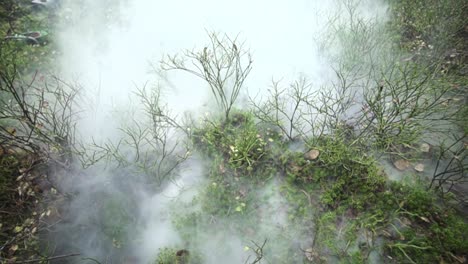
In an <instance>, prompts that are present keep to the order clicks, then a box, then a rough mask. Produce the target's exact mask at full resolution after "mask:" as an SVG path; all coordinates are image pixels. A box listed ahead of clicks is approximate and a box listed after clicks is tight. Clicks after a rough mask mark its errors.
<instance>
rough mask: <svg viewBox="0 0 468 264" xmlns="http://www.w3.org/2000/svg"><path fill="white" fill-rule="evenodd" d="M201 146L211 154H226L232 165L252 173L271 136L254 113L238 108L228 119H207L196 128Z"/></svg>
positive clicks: (236, 168)
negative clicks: (256, 119)
mask: <svg viewBox="0 0 468 264" xmlns="http://www.w3.org/2000/svg"><path fill="white" fill-rule="evenodd" d="M194 140H195V144H196V146H197V147H199V148H200V149H201V150H202V151H203V152H205V153H206V154H207V155H208V156H211V157H222V158H223V159H224V160H225V161H226V164H227V165H228V166H229V169H232V170H236V171H240V172H244V173H247V174H250V173H251V172H252V171H254V169H255V168H256V166H257V165H258V164H259V163H260V162H261V161H263V160H264V157H265V156H266V154H267V152H268V148H267V140H266V139H265V137H264V136H263V135H262V133H261V132H260V131H259V130H258V128H257V126H256V125H255V123H254V120H253V116H252V115H251V114H250V113H246V112H238V113H234V114H233V115H232V117H231V118H230V119H229V120H227V121H225V122H222V123H221V122H211V121H209V120H205V122H204V127H203V128H201V129H198V130H196V131H195V132H194Z"/></svg>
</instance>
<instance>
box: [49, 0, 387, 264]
mask: <svg viewBox="0 0 468 264" xmlns="http://www.w3.org/2000/svg"><path fill="white" fill-rule="evenodd" d="M350 2H353V1H346V0H342V1H341V0H335V1H332V0H330V1H323V0H322V1H319V0H302V1H300V0H295V1H279V0H274V1H272V0H269V1H266V0H259V1H248V0H239V1H219V0H201V1H182V0H175V1H160V0H120V1H108V0H105V1H96V0H83V1H68V2H63V4H62V5H61V9H62V12H64V14H66V16H64V19H63V21H61V22H60V24H59V25H58V29H59V30H60V32H59V33H60V34H59V35H60V46H61V52H62V54H63V56H62V58H61V61H62V67H61V70H62V72H63V74H64V76H66V79H67V80H70V81H73V82H75V83H76V84H79V86H81V87H82V89H83V90H82V93H81V94H80V98H81V102H80V107H81V109H79V110H80V111H82V112H81V113H80V118H81V119H80V121H79V124H78V127H77V129H78V131H77V133H78V135H79V136H80V137H81V138H82V140H84V141H85V142H91V140H92V139H93V140H95V141H98V142H99V141H101V142H104V141H106V140H111V141H112V140H113V141H116V140H118V138H119V137H120V136H121V133H120V132H119V130H118V127H119V126H120V125H121V124H122V123H125V122H128V121H129V120H131V119H134V120H136V121H138V120H139V114H140V112H139V111H140V109H139V108H140V104H139V101H138V99H136V97H135V96H134V92H135V90H136V88H138V87H139V88H141V87H143V86H145V85H146V86H147V87H148V88H151V87H156V86H159V87H161V88H162V89H163V91H164V92H163V98H164V101H165V102H166V103H167V104H168V108H169V109H171V111H172V112H173V113H174V114H177V115H179V116H182V115H183V114H184V113H186V112H189V113H191V114H192V115H194V116H195V117H198V116H200V115H204V114H205V113H206V112H211V113H213V112H216V111H217V110H216V108H215V106H216V105H215V103H214V100H213V98H212V97H211V94H210V90H209V88H208V87H207V85H206V84H205V83H204V82H203V81H202V80H200V79H197V78H195V77H193V76H190V75H188V74H186V73H181V72H177V73H174V72H169V73H166V72H159V67H160V64H159V62H160V60H161V59H162V57H163V56H164V55H166V54H175V53H180V52H182V51H183V50H184V49H189V50H191V49H193V48H197V49H199V50H200V49H202V48H203V47H204V46H205V45H207V44H208V43H209V38H208V35H207V32H218V33H219V34H220V35H221V36H222V35H224V34H226V35H227V36H229V37H230V38H236V37H238V39H239V40H241V42H244V47H245V48H248V49H250V51H251V53H252V56H253V61H254V63H253V69H252V71H251V73H250V75H249V77H248V79H247V81H246V83H245V89H244V90H243V91H242V93H243V94H242V95H241V98H246V96H247V94H250V95H253V96H258V98H261V97H262V96H264V93H265V92H266V90H267V89H268V88H269V86H270V85H271V81H272V80H282V83H283V84H284V85H285V86H287V85H288V83H289V82H291V81H294V80H296V79H297V78H299V77H301V76H305V77H307V78H308V79H309V80H310V82H311V83H312V84H313V89H320V87H321V86H322V85H324V84H327V83H328V82H330V81H333V80H334V78H335V75H334V72H333V60H332V59H331V58H332V57H333V56H337V55H339V54H340V52H341V50H342V47H341V45H340V43H339V41H333V40H334V36H330V34H329V32H330V28H333V27H334V26H338V25H346V21H347V20H348V19H349V18H350V17H349V13H347V12H346V8H345V4H344V3H350ZM354 2H356V3H358V4H357V7H358V8H357V11H358V12H357V13H356V14H355V15H357V16H360V17H362V18H364V19H369V20H373V19H375V20H376V21H377V22H379V23H380V22H384V21H385V20H386V16H387V14H386V12H387V7H386V6H385V5H384V4H382V2H381V1H377V0H363V1H354ZM324 43H325V45H323V44H324ZM240 105H244V104H243V102H242V101H241V102H240ZM130 155H131V154H130ZM208 162H209V161H204V160H202V159H201V158H199V157H197V156H196V155H195V156H192V157H190V158H189V159H188V160H187V161H186V162H185V163H183V164H182V166H181V168H180V173H179V176H178V177H177V179H176V180H174V181H173V182H171V183H170V184H169V185H167V186H165V188H164V189H163V190H158V191H154V190H153V189H151V188H148V186H146V184H145V182H144V181H141V180H139V177H137V176H136V175H134V174H133V173H134V172H133V171H131V170H126V169H122V168H119V169H115V168H113V167H112V166H104V165H100V164H98V165H96V166H94V167H91V168H89V169H87V170H85V171H84V173H83V174H80V175H76V176H73V180H71V181H67V182H64V183H63V186H62V187H63V188H65V189H66V190H68V191H70V192H72V193H74V194H75V196H74V197H73V200H72V201H71V205H70V209H69V210H68V212H69V214H70V215H68V217H67V219H68V221H65V222H64V223H61V224H59V227H58V229H57V230H58V233H57V238H55V239H58V240H57V241H59V243H62V246H61V247H63V248H64V249H62V250H64V251H65V249H66V248H71V249H76V250H77V251H78V252H80V253H81V254H82V255H83V256H90V257H93V258H96V259H98V260H100V261H101V263H119V262H118V261H116V257H115V256H116V255H118V256H119V258H125V257H127V256H130V257H132V258H134V260H133V261H134V262H133V263H149V262H150V261H151V260H152V259H154V257H155V256H156V254H157V253H158V250H159V249H160V248H162V247H165V246H173V245H176V244H177V243H179V242H180V241H181V238H180V237H179V235H178V234H177V232H176V231H175V230H174V227H173V226H172V223H171V219H170V218H171V210H172V209H173V205H174V201H176V202H177V201H179V202H180V201H181V200H182V201H190V200H191V199H192V198H193V197H194V196H195V195H197V193H198V191H199V190H198V189H197V188H196V187H197V186H199V185H201V184H203V183H204V182H205V181H206V174H207V172H206V170H207V167H209V163H208ZM266 193H269V195H268V197H269V198H268V202H267V203H266V205H267V206H265V208H264V212H263V213H264V214H265V221H263V222H261V223H259V230H263V231H262V232H264V233H265V234H268V233H270V234H272V236H275V235H276V234H275V233H274V231H272V226H274V225H278V226H286V225H287V223H286V222H287V219H286V216H283V215H281V210H282V209H281V208H283V207H284V206H285V205H284V203H285V200H284V199H283V198H282V197H281V196H280V195H279V194H278V192H277V189H276V187H275V183H272V184H269V185H267V186H266V187H265V189H264V190H259V195H263V194H266ZM114 203H117V204H118V205H116V206H115V208H116V209H115V210H114V211H112V210H111V212H110V213H109V212H107V211H105V210H104V209H103V208H104V207H112V206H111V205H109V204H114ZM108 213H109V214H111V215H110V216H109V215H106V214H108ZM268 213H271V215H268ZM119 214H123V215H125V217H122V218H119V217H115V215H119ZM128 216H130V217H128ZM111 219H114V220H115V221H121V220H122V219H125V220H124V223H123V222H122V223H121V222H118V223H108V222H109V221H110V220H111ZM106 221H107V222H106ZM122 221H123V220H122ZM128 223H131V225H130V226H128V225H126V224H128ZM114 224H115V225H114ZM111 225H112V227H111V229H112V230H113V231H110V232H111V233H112V232H114V233H113V235H114V236H116V237H117V236H118V237H122V239H121V241H117V240H115V241H111V242H110V243H109V241H107V240H105V239H102V237H103V236H105V235H108V234H107V233H106V232H107V231H106V228H108V227H109V226H111ZM115 226H125V227H124V228H122V229H119V231H118V232H117V234H116V233H115V228H114V227H115ZM273 229H274V228H273ZM103 230H104V231H103ZM197 236H198V237H197V238H198V239H199V242H200V245H198V247H199V248H201V250H202V251H203V253H205V254H209V258H208V259H207V261H208V263H221V262H222V263H226V264H228V263H244V261H245V259H246V257H247V256H248V253H246V252H245V251H244V247H245V245H246V242H248V241H250V239H251V238H245V237H239V236H237V235H236V234H230V236H227V237H226V236H225V235H219V236H204V235H203V234H197ZM273 239H274V238H272V239H271V241H270V242H269V243H271V244H274V243H275V241H274V240H273ZM258 242H261V241H258ZM217 244H225V245H227V247H228V248H229V250H228V251H226V252H222V253H218V252H210V251H213V248H214V247H215V246H216V245H217ZM112 261H114V262H112ZM90 263H91V262H90ZM129 263H131V262H129Z"/></svg>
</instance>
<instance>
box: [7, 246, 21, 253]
mask: <svg viewBox="0 0 468 264" xmlns="http://www.w3.org/2000/svg"><path fill="white" fill-rule="evenodd" d="M18 248H19V247H18V245H13V246H11V247H10V249H9V250H8V251H10V252H11V253H14V252H15V251H17V250H18Z"/></svg>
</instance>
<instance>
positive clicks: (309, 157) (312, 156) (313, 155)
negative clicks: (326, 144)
mask: <svg viewBox="0 0 468 264" xmlns="http://www.w3.org/2000/svg"><path fill="white" fill-rule="evenodd" d="M319 155H320V152H319V151H318V150H316V149H313V150H311V151H309V152H307V153H306V154H304V158H305V159H306V160H314V159H316V158H317V157H318V156H319Z"/></svg>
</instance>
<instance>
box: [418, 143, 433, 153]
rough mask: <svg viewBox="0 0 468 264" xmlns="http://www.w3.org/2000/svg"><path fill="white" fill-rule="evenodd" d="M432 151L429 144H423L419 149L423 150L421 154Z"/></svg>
mask: <svg viewBox="0 0 468 264" xmlns="http://www.w3.org/2000/svg"><path fill="white" fill-rule="evenodd" d="M430 149H431V146H429V144H427V143H422V144H421V147H420V148H419V150H421V152H424V153H427V152H429V150H430Z"/></svg>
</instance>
